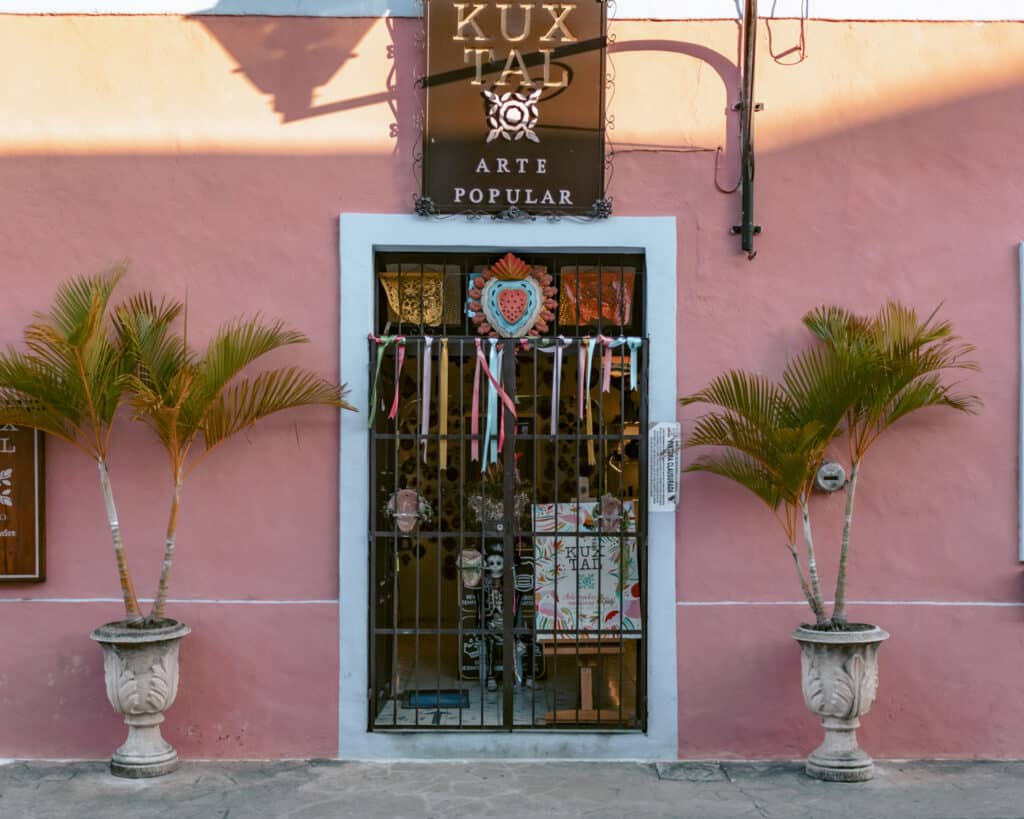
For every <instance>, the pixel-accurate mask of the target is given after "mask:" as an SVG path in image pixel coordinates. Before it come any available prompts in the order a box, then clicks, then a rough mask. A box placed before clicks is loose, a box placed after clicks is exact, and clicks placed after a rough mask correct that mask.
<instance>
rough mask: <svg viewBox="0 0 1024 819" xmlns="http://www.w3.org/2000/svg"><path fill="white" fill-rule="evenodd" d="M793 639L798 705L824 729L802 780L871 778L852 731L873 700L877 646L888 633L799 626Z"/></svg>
mask: <svg viewBox="0 0 1024 819" xmlns="http://www.w3.org/2000/svg"><path fill="white" fill-rule="evenodd" d="M793 639H794V640H796V641H797V642H798V643H800V669H801V674H802V682H803V692H804V702H805V703H806V704H807V707H808V708H809V709H810V710H811V711H813V712H814V713H815V714H817V715H818V716H819V717H821V724H822V725H823V726H824V728H825V741H824V742H822V743H821V745H820V746H819V747H818V748H816V749H815V750H814V751H812V752H811V753H810V755H808V757H807V774H808V776H813V777H814V778H815V779H824V780H826V781H829V782H865V781H867V780H868V779H871V777H873V776H874V774H875V766H874V763H873V762H872V760H871V757H870V756H868V755H867V754H866V753H865V752H864V751H863V750H862V749H861V748H860V746H859V745H858V744H857V728H859V727H860V717H861V715H863V714H866V713H867V712H868V711H869V710H870V709H871V705H872V703H874V701H875V693H876V691H877V690H878V647H879V646H880V645H881V644H882V642H883V641H884V640H887V639H889V634H888V632H886V631H884V630H883V629H880V628H878V627H877V626H871V625H860V624H851V627H850V630H846V631H823V630H818V629H815V628H809V627H807V626H801V627H800V628H798V629H797V630H796V631H794V632H793Z"/></svg>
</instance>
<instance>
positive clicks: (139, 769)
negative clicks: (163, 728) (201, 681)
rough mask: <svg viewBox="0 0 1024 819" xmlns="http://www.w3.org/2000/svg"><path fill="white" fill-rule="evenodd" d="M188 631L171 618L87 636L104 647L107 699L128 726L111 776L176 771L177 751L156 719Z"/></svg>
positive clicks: (171, 693)
mask: <svg viewBox="0 0 1024 819" xmlns="http://www.w3.org/2000/svg"><path fill="white" fill-rule="evenodd" d="M191 631H192V629H190V628H189V627H188V626H186V625H184V624H183V623H179V622H177V621H176V620H165V621H164V625H162V626H160V627H158V628H147V629H141V628H129V627H128V626H127V625H125V623H124V622H123V621H120V622H115V623H107V624H106V625H105V626H100V627H99V628H98V629H96V630H95V631H94V632H93V633H92V634H91V635H90V637H92V639H93V640H95V641H96V642H97V643H99V644H100V646H101V647H102V649H103V675H104V679H105V681H106V685H107V699H108V700H110V704H111V705H112V706H113V707H114V710H115V711H117V712H118V713H119V714H124V721H125V724H126V725H127V726H128V738H127V739H126V740H125V742H124V744H123V745H122V746H121V747H120V748H118V749H117V750H116V751H115V752H114V755H113V757H111V760H110V772H111V773H112V774H114V776H123V777H128V778H130V779H144V778H149V777H154V776H163V775H164V774H168V773H170V772H171V771H174V770H176V769H177V767H178V752H177V751H175V750H174V748H173V747H171V745H170V743H168V742H167V741H166V740H165V739H164V738H163V736H162V735H161V733H160V723H162V722H163V721H164V711H166V710H167V709H168V708H170V707H171V705H172V704H173V703H174V698H175V696H177V693H178V644H179V642H180V641H181V638H182V637H184V636H185V635H186V634H189V633H190V632H191Z"/></svg>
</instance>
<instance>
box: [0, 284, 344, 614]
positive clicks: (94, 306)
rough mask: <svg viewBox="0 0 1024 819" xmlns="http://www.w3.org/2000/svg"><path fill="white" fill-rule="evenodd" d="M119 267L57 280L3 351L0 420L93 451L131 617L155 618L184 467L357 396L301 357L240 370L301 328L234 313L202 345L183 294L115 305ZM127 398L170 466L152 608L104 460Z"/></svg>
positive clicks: (295, 339)
mask: <svg viewBox="0 0 1024 819" xmlns="http://www.w3.org/2000/svg"><path fill="white" fill-rule="evenodd" d="M122 275H123V270H121V269H118V270H116V271H113V272H111V273H108V274H101V275H98V276H92V277H81V278H77V279H73V280H71V281H70V282H67V283H65V284H63V285H61V286H60V288H59V289H58V292H57V297H56V299H55V302H54V306H53V308H52V309H51V311H50V312H49V313H47V314H45V315H40V316H37V317H36V321H35V322H34V323H33V324H31V325H29V327H28V328H27V330H26V331H25V345H26V347H27V348H28V352H27V353H18V352H16V351H14V350H10V351H8V352H7V354H6V355H0V422H2V423H11V424H15V425H19V424H20V425H22V426H27V427H33V428H35V429H39V430H42V431H44V432H48V433H50V434H52V435H56V436H57V437H60V438H62V439H64V440H65V441H68V442H69V443H71V444H72V445H73V446H75V447H76V448H78V449H80V450H82V451H84V452H85V453H86V454H87V455H89V456H90V457H92V458H93V459H94V460H96V461H97V463H98V465H99V469H100V478H101V485H102V488H103V496H104V501H105V504H106V508H107V514H108V520H109V524H110V528H111V533H112V536H113V539H114V548H115V554H116V557H117V565H118V575H119V578H120V581H121V588H122V593H123V596H124V601H125V613H126V618H127V620H128V622H129V623H130V624H135V625H150V624H159V623H160V622H161V621H162V620H163V619H164V612H165V608H166V603H167V591H168V580H169V577H170V572H171V566H172V563H173V557H174V544H175V537H176V534H177V527H178V517H179V513H180V509H181V491H182V484H183V481H184V479H185V477H186V476H187V475H188V474H189V473H190V472H191V471H192V470H193V469H195V467H196V466H198V464H199V463H200V462H202V461H203V460H204V459H205V458H206V457H207V456H208V455H209V454H210V453H211V452H213V451H214V450H215V449H216V448H217V447H219V446H220V445H221V444H222V443H223V442H224V441H226V440H227V439H228V438H230V437H231V436H232V435H234V434H235V433H237V432H239V431H240V430H243V429H245V428H247V427H249V426H252V425H253V424H255V423H256V422H257V421H259V420H260V419H262V418H265V417H267V416H268V415H271V414H274V413H277V412H281V411H283V410H287V409H292V408H295V407H300V406H309V405H328V406H334V407H341V408H344V409H349V410H351V409H354V408H353V407H352V406H351V405H350V404H348V402H346V401H345V392H346V390H345V387H344V386H339V385H336V384H334V383H332V382H330V381H327V380H326V379H323V378H321V377H320V376H318V375H316V374H314V373H312V372H309V371H308V370H305V369H302V368H299V367H277V368H272V369H268V370H265V371H263V372H260V373H258V374H256V375H253V376H242V375H241V373H242V371H243V370H245V369H246V368H248V367H249V366H250V365H252V364H253V363H254V362H256V361H257V360H258V359H260V358H262V357H263V356H265V355H267V354H268V353H270V352H272V351H274V350H277V349H279V348H281V347H284V346H287V345H291V344H300V343H305V342H307V341H308V339H307V338H306V336H304V335H303V334H302V333H299V332H297V331H294V330H289V329H287V328H285V327H284V325H283V324H282V323H280V322H269V323H268V322H265V321H264V320H263V319H261V318H260V317H259V316H255V317H252V318H239V319H235V320H234V321H232V322H229V323H227V324H225V325H224V326H223V327H221V328H220V329H219V330H218V331H217V332H216V333H215V334H214V336H213V338H212V339H211V341H210V342H209V344H208V345H207V347H206V349H205V351H204V352H203V353H202V354H201V355H200V354H198V353H197V352H196V351H194V350H193V349H192V348H191V347H190V346H189V345H188V343H187V339H186V335H185V333H184V332H181V333H179V332H177V331H176V330H175V329H174V323H175V321H176V320H177V319H178V318H179V317H180V316H181V315H182V314H183V311H184V307H183V305H182V304H180V303H178V302H173V301H161V302H157V301H156V300H155V299H154V297H153V296H152V295H150V294H148V293H143V294H140V295H137V296H134V297H132V298H130V299H128V300H127V301H125V302H123V303H122V304H120V305H118V306H116V307H114V308H113V309H112V310H108V307H109V302H110V296H111V293H112V291H113V289H114V287H115V286H116V284H117V282H118V281H119V280H120V278H121V276H122ZM123 404H128V405H129V407H130V409H131V410H132V414H133V417H134V418H135V419H139V420H142V421H143V422H145V423H146V424H147V425H148V426H149V428H150V429H152V430H153V432H154V433H155V434H156V437H157V438H158V440H159V441H160V442H161V444H162V445H163V447H164V449H165V450H166V452H167V455H168V459H169V464H170V467H171V478H172V492H171V503H170V513H169V516H168V522H167V529H166V537H165V541H164V559H163V564H162V567H161V571H160V580H159V584H158V588H157V593H156V597H155V598H154V601H153V607H152V610H151V611H150V614H149V615H148V616H147V617H145V618H144V617H143V616H142V613H141V611H140V609H139V604H138V599H137V597H136V595H135V591H134V585H133V583H132V579H131V575H130V573H129V571H128V567H127V560H126V558H125V555H124V547H123V544H122V540H121V533H120V529H119V527H118V523H117V512H116V509H115V506H114V500H113V492H112V489H111V486H110V480H109V474H108V469H107V458H108V452H109V444H110V433H111V429H112V426H113V424H114V421H115V418H116V417H117V415H118V409H119V408H120V407H121V406H122V405H123ZM200 439H201V442H202V446H201V447H199V446H198V444H199V442H200Z"/></svg>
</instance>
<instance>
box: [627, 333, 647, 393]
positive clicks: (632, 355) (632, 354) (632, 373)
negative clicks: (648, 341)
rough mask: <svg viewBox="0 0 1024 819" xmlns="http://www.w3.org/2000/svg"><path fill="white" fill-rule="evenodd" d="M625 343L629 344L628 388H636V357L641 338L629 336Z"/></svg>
mask: <svg viewBox="0 0 1024 819" xmlns="http://www.w3.org/2000/svg"><path fill="white" fill-rule="evenodd" d="M626 344H627V345H629V389H630V390H631V391H632V390H636V359H637V356H638V355H640V347H641V346H642V345H643V339H641V338H637V337H636V336H630V337H629V338H627V339H626Z"/></svg>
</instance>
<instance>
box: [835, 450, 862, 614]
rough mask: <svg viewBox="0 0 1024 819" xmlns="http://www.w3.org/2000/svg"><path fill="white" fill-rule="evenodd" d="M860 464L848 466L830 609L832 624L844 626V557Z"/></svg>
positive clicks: (848, 540) (848, 547) (847, 545)
mask: <svg viewBox="0 0 1024 819" xmlns="http://www.w3.org/2000/svg"><path fill="white" fill-rule="evenodd" d="M859 471H860V462H859V461H853V462H852V463H851V464H850V481H849V483H847V484H846V514H845V516H844V517H843V543H842V546H841V547H840V550H839V572H838V574H837V575H836V602H835V605H834V606H833V607H832V622H833V623H835V624H836V625H837V626H844V625H846V555H847V553H848V552H849V549H850V524H851V523H852V522H853V496H854V494H855V493H856V491H857V474H858V472H859Z"/></svg>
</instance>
